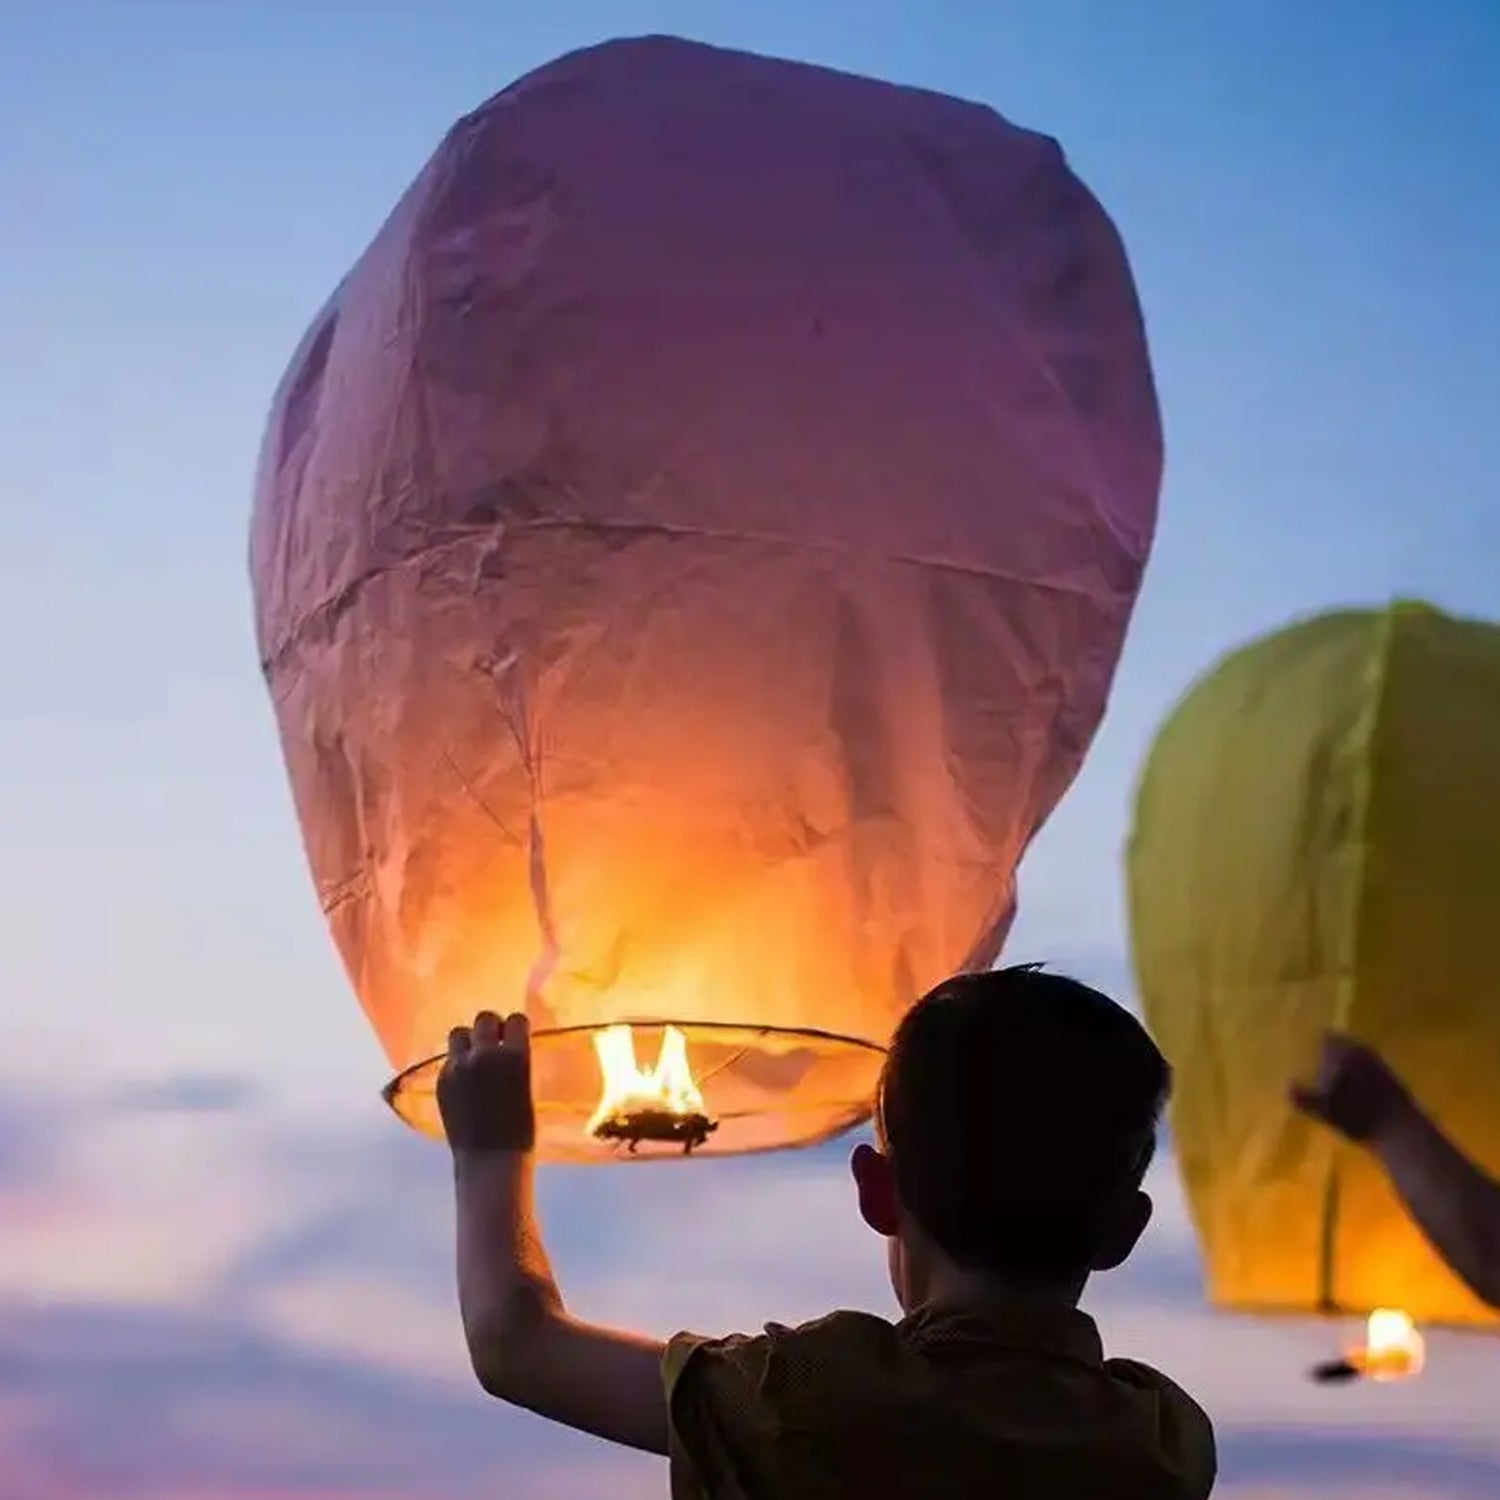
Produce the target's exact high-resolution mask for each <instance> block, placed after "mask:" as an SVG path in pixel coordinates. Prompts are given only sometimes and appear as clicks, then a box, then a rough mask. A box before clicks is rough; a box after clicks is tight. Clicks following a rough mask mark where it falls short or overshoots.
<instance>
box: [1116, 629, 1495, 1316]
mask: <svg viewBox="0 0 1500 1500" xmlns="http://www.w3.org/2000/svg"><path fill="white" fill-rule="evenodd" d="M1497 850H1500V626H1494V625H1486V624H1482V623H1479V622H1476V621H1470V620H1459V619H1453V618H1451V617H1449V616H1446V615H1443V614H1440V613H1438V612H1437V611H1436V610H1431V609H1426V608H1423V607H1420V606H1410V605H1403V606H1398V607H1396V608H1393V609H1390V610H1384V611H1377V610H1366V611H1357V610H1348V611H1340V612H1338V613H1335V614H1328V615H1323V616H1319V617H1317V618H1314V619H1311V620H1307V621H1303V622H1301V623H1299V624H1297V625H1295V626H1292V627H1290V628H1288V629H1286V630H1283V631H1280V632H1277V633H1276V634H1274V635H1271V636H1268V637H1265V638H1263V639H1261V640H1259V641H1256V642H1254V643H1253V644H1251V645H1249V646H1247V647H1245V648H1244V649H1242V650H1240V651H1237V652H1235V653H1233V654H1232V655H1231V656H1229V657H1228V658H1227V659H1226V660H1225V661H1223V662H1221V663H1220V664H1219V665H1218V666H1216V667H1215V669H1214V670H1213V671H1212V672H1211V673H1209V674H1208V675H1207V676H1206V677H1205V678H1204V679H1203V680H1202V681H1201V682H1200V683H1199V684H1197V686H1195V687H1194V688H1193V690H1192V691H1191V692H1190V693H1189V694H1188V695H1187V697H1186V698H1184V700H1183V702H1182V703H1181V704H1180V705H1179V706H1178V708H1177V709H1176V710H1175V711H1174V713H1173V714H1172V716H1171V717H1170V718H1169V719H1168V721H1167V723H1166V725H1165V726H1164V727H1163V729H1162V731H1161V733H1160V735H1159V737H1158V739H1157V742H1156V745H1155V747H1154V748H1153V750H1152V752H1151V756H1150V759H1149V761H1148V763H1147V766H1146V771H1145V774H1144V776H1143V778H1142V781H1141V787H1140V793H1139V798H1138V801H1137V805H1136V812H1135V826H1134V831H1133V834H1132V837H1131V846H1130V854H1129V883H1130V908H1131V928H1132V940H1133V946H1134V957H1135V966H1136V973H1137V975H1138V978H1139V982H1140V991H1141V998H1142V1000H1143V1002H1144V1004H1145V1009H1146V1016H1147V1019H1148V1020H1149V1021H1150V1023H1151V1027H1152V1030H1153V1031H1154V1032H1155V1033H1156V1036H1157V1039H1158V1041H1159V1042H1160V1043H1161V1045H1162V1047H1163V1049H1164V1050H1165V1051H1166V1053H1167V1055H1168V1057H1169V1059H1170V1060H1171V1063H1172V1065H1173V1069H1174V1071H1175V1073H1176V1079H1175V1085H1174V1090H1173V1122H1172V1123H1173V1139H1174V1144H1175V1147H1176V1155H1177V1160H1178V1164H1179V1166H1180V1168H1181V1171H1182V1174H1183V1179H1184V1184H1185V1186H1186V1189H1187V1194H1188V1198H1189V1201H1190V1203H1191V1205H1192V1208H1193V1214H1194V1217H1195V1219H1196V1221H1197V1225H1198V1231H1199V1235H1200V1237H1201V1239H1202V1241H1203V1246H1204V1253H1205V1259H1206V1262H1207V1270H1208V1282H1209V1292H1210V1295H1211V1296H1212V1297H1213V1299H1214V1300H1215V1301H1217V1302H1219V1303H1221V1304H1224V1305H1226V1306H1230V1307H1241V1308H1252V1309H1267V1310H1281V1311H1287V1312H1304V1313H1306V1312H1318V1311H1333V1310H1336V1309H1337V1310H1341V1311H1346V1312H1357V1313H1368V1312H1370V1311H1372V1310H1373V1309H1374V1308H1377V1307H1396V1308H1401V1309H1404V1310H1405V1311H1406V1312H1408V1313H1410V1314H1411V1315H1412V1316H1413V1317H1416V1318H1418V1319H1421V1320H1422V1321H1440V1322H1456V1323H1466V1322H1475V1321H1481V1320H1483V1321H1491V1320H1492V1315H1491V1314H1489V1313H1487V1312H1486V1311H1485V1310H1484V1309H1483V1308H1482V1307H1481V1305H1480V1304H1479V1303H1478V1302H1477V1301H1476V1300H1475V1299H1474V1298H1473V1297H1471V1296H1470V1295H1469V1294H1468V1292H1467V1291H1465V1290H1464V1288H1463V1287H1462V1286H1461V1285H1460V1284H1459V1283H1458V1281H1457V1280H1456V1279H1455V1278H1454V1277H1453V1275H1452V1274H1451V1273H1450V1272H1449V1271H1448V1270H1447V1269H1446V1268H1445V1267H1444V1266H1443V1264H1442V1262H1441V1261H1440V1260H1439V1259H1438V1258H1437V1256H1436V1255H1435V1254H1434V1253H1433V1251H1432V1249H1431V1247H1430V1246H1429V1245H1428V1244H1427V1242H1426V1240H1425V1239H1424V1238H1423V1236H1422V1234H1421V1232H1420V1231H1419V1230H1418V1229H1417V1227H1416V1225H1415V1224H1414V1223H1413V1222H1412V1220H1411V1218H1410V1216H1409V1215H1408V1214H1407V1213H1406V1211H1405V1210H1404V1209H1403V1208H1402V1207H1401V1205H1400V1203H1399V1202H1398V1201H1397V1200H1396V1197H1395V1195H1394V1193H1393V1192H1392V1190H1391V1188H1390V1185H1389V1183H1388V1182H1387V1181H1386V1179H1385V1176H1384V1173H1383V1171H1382V1170H1381V1168H1380V1166H1379V1163H1378V1162H1377V1161H1376V1159H1375V1158H1374V1157H1373V1156H1372V1155H1371V1154H1370V1153H1368V1152H1367V1151H1364V1150H1362V1149H1360V1148H1357V1147H1351V1146H1345V1145H1341V1144H1339V1143H1338V1142H1337V1141H1336V1140H1335V1138H1334V1137H1333V1135H1332V1134H1331V1132H1329V1131H1327V1130H1324V1129H1322V1128H1321V1127H1319V1126H1317V1125H1314V1124H1312V1123H1310V1122H1309V1121H1307V1120H1305V1119H1303V1118H1302V1117H1301V1116H1300V1115H1298V1114H1296V1113H1295V1112H1294V1111H1293V1109H1292V1107H1291V1104H1290V1103H1289V1101H1288V1098H1287V1091H1288V1088H1289V1085H1290V1084H1291V1082H1292V1080H1293V1079H1294V1078H1298V1077H1309V1078H1310V1077H1311V1076H1313V1071H1314V1069H1315V1067H1316V1065H1317V1059H1318V1046H1319V1040H1320V1037H1321V1035H1322V1032H1323V1031H1324V1029H1325V1028H1328V1027H1333V1028H1336V1029H1339V1030H1345V1031H1349V1032H1352V1033H1353V1034H1354V1035H1355V1036H1358V1037H1360V1038H1362V1039H1363V1040H1365V1041H1367V1042H1370V1043H1372V1044H1374V1045H1375V1046H1377V1047H1378V1048H1379V1049H1380V1051H1381V1052H1382V1053H1383V1054H1384V1055H1385V1056H1386V1057H1387V1058H1389V1060H1390V1062H1391V1064H1392V1065H1393V1066H1394V1067H1395V1068H1396V1070H1397V1071H1398V1072H1399V1073H1401V1074H1402V1075H1403V1076H1404V1077H1405V1078H1406V1079H1408V1080H1409V1082H1410V1085H1411V1087H1412V1088H1413V1089H1414V1090H1415V1091H1416V1094H1417V1097H1418V1098H1419V1099H1420V1100H1421V1101H1422V1103H1423V1105H1424V1107H1426V1108H1428V1109H1430V1110H1431V1111H1432V1112H1433V1114H1434V1115H1435V1117H1436V1118H1437V1120H1438V1122H1439V1123H1440V1124H1441V1125H1442V1126H1443V1128H1444V1129H1445V1130H1448V1131H1451V1132H1452V1133H1453V1135H1454V1137H1455V1138H1456V1139H1457V1140H1458V1141H1459V1142H1460V1143H1461V1144H1462V1145H1463V1147H1464V1148H1465V1150H1467V1151H1469V1152H1470V1153H1472V1154H1473V1156H1474V1157H1475V1158H1476V1159H1477V1160H1479V1161H1481V1162H1483V1163H1485V1164H1486V1165H1487V1166H1488V1167H1489V1168H1490V1170H1491V1171H1494V1172H1495V1173H1496V1174H1497V1175H1500V1115H1497V1113H1496V1110H1495V1079H1496V1078H1497V1077H1500V943H1497V941H1496V935H1497V914H1500V860H1497V858H1496V851H1497Z"/></svg>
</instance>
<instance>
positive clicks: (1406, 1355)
mask: <svg viewBox="0 0 1500 1500" xmlns="http://www.w3.org/2000/svg"><path fill="white" fill-rule="evenodd" d="M1426 1354H1427V1346H1426V1344H1425V1342H1424V1341H1423V1338H1422V1335H1421V1333H1420V1332H1419V1331H1418V1329H1417V1326H1416V1324H1415V1323H1413V1322H1412V1320H1411V1319H1410V1318H1409V1317H1407V1315H1406V1314H1405V1313H1404V1312H1398V1311H1396V1310H1395V1309H1393V1308H1389V1307H1377V1308H1376V1309H1375V1311H1374V1312H1372V1313H1371V1314H1370V1320H1369V1323H1368V1324H1367V1325H1366V1329H1365V1346H1364V1348H1363V1349H1360V1350H1358V1351H1357V1352H1356V1353H1354V1354H1353V1355H1352V1356H1351V1362H1352V1363H1353V1364H1355V1365H1356V1366H1357V1367H1358V1369H1359V1372H1360V1374H1362V1375H1363V1376H1364V1377H1365V1378H1366V1379H1367V1380H1407V1379H1410V1378H1411V1377H1412V1376H1413V1375H1420V1374H1421V1373H1422V1365H1423V1363H1424V1362H1425V1360H1426Z"/></svg>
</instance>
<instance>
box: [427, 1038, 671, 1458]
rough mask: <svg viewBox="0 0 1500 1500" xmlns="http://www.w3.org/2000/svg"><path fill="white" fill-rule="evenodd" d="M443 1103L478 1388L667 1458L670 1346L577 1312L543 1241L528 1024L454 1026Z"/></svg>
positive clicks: (461, 1283) (463, 1301) (463, 1298)
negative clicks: (666, 1352) (665, 1365)
mask: <svg viewBox="0 0 1500 1500" xmlns="http://www.w3.org/2000/svg"><path fill="white" fill-rule="evenodd" d="M438 1102H439V1105H440V1107H441V1109H442V1115H443V1125H444V1128H445V1130H446V1131H447V1135H448V1142H449V1145H450V1147H451V1148H452V1151H453V1176H454V1184H455V1189H456V1196H457V1207H458V1296H459V1307H460V1310H461V1312H462V1315H463V1324H464V1337H465V1339H466V1341H467V1343H468V1346H469V1356H470V1358H471V1360H472V1361H473V1364H474V1373H475V1374H476V1375H477V1376H478V1377H479V1380H480V1383H481V1384H482V1385H483V1386H484V1388H485V1390H486V1391H488V1392H489V1393H490V1394H491V1395H492V1396H496V1397H498V1398H499V1399H501V1400H502V1401H509V1402H512V1403H513V1404H515V1405H517V1406H524V1407H526V1408H527V1409H528V1410H530V1411H534V1412H536V1413H538V1414H539V1415H541V1416H544V1417H550V1418H551V1419H552V1420H553V1421H555V1422H562V1423H564V1424H565V1425H566V1426H569V1427H574V1428H577V1429H578V1430H579V1431H582V1432H588V1433H592V1434H594V1435H595V1436H596V1437H602V1438H607V1439H609V1440H610V1441H612V1442H616V1443H624V1444H627V1445H628V1446H630V1447H632V1448H642V1449H645V1450H646V1451H647V1452H649V1453H665V1452H666V1451H667V1411H666V1397H665V1394H664V1391H663V1386H662V1377H661V1360H662V1345H661V1343H660V1342H659V1341H657V1340H653V1339H648V1338H642V1337H640V1336H638V1335H636V1334H631V1333H623V1332H617V1331H615V1330H612V1329H607V1328H598V1327H594V1326H592V1325H590V1324H588V1323H583V1322H580V1321H579V1320H578V1319H576V1318H572V1317H570V1316H569V1315H568V1312H567V1309H566V1307H565V1306H564V1304H563V1299H562V1294H561V1293H560V1292H559V1291H558V1288H557V1282H556V1280H555V1279H554V1277H553V1275H552V1268H551V1266H550V1265H549V1263H548V1260H547V1252H546V1250H545V1249H544V1248H543V1246H542V1237H541V1231H540V1229H539V1227H538V1225H537V1220H536V1211H535V1206H534V1201H533V1179H534V1175H535V1161H534V1156H533V1148H534V1145H535V1135H536V1127H535V1117H534V1114H533V1110H532V1102H531V1069H530V1050H529V1036H528V1032H527V1026H526V1020H525V1017H523V1016H511V1017H510V1018H509V1019H507V1020H506V1021H505V1022H504V1023H503V1024H502V1022H501V1021H500V1019H499V1018H498V1017H497V1016H494V1015H491V1014H489V1013H488V1012H486V1013H483V1014H481V1015H480V1016H478V1017H477V1018H476V1020H475V1022H474V1025H473V1027H472V1028H469V1027H460V1028H459V1029H457V1030H455V1031H454V1032H453V1034H452V1035H451V1036H450V1037H449V1039H448V1058H447V1061H446V1062H445V1064H444V1067H443V1072H442V1075H441V1077H440V1079H439V1081H438Z"/></svg>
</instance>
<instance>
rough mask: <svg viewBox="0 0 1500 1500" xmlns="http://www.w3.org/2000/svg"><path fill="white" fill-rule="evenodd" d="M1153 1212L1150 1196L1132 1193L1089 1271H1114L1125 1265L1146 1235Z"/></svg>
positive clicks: (1101, 1245)
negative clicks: (1142, 1237) (1117, 1267)
mask: <svg viewBox="0 0 1500 1500" xmlns="http://www.w3.org/2000/svg"><path fill="white" fill-rule="evenodd" d="M1151 1210H1152V1204H1151V1199H1150V1196H1149V1195H1148V1194H1146V1193H1142V1192H1139V1191H1137V1192H1134V1193H1132V1194H1131V1195H1130V1197H1129V1198H1127V1199H1126V1200H1125V1204H1124V1206H1123V1207H1122V1208H1121V1210H1120V1212H1119V1214H1118V1215H1117V1216H1116V1218H1115V1222H1114V1224H1113V1225H1112V1226H1111V1227H1110V1231H1109V1233H1108V1234H1107V1235H1105V1237H1104V1240H1103V1242H1102V1243H1101V1244H1100V1246H1099V1252H1098V1254H1097V1255H1095V1257H1094V1263H1093V1265H1092V1266H1090V1267H1089V1269H1090V1270H1091V1271H1113V1270H1114V1268H1115V1267H1116V1266H1118V1265H1121V1264H1123V1263H1124V1262H1125V1261H1126V1260H1127V1259H1128V1258H1129V1256H1130V1253H1131V1251H1133V1250H1134V1249H1135V1247H1136V1246H1137V1245H1138V1244H1139V1243H1140V1239H1141V1236H1142V1235H1143V1234H1145V1232H1146V1226H1147V1225H1148V1224H1149V1223H1150V1222H1151Z"/></svg>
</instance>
